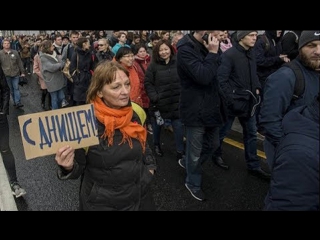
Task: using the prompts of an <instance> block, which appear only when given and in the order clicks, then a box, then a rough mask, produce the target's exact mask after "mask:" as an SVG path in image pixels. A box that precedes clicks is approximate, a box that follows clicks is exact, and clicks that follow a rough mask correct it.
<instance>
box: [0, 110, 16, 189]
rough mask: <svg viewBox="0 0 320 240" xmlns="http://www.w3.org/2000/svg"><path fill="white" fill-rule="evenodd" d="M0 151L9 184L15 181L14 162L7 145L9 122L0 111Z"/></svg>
mask: <svg viewBox="0 0 320 240" xmlns="http://www.w3.org/2000/svg"><path fill="white" fill-rule="evenodd" d="M0 133H1V134H0V152H1V156H2V159H3V164H4V167H5V169H6V171H7V174H8V178H9V182H10V184H11V183H13V182H16V181H17V173H16V164H15V159H14V156H13V154H12V151H11V149H10V146H9V123H8V118H7V115H6V114H1V113H0Z"/></svg>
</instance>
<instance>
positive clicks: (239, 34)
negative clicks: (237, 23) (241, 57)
mask: <svg viewBox="0 0 320 240" xmlns="http://www.w3.org/2000/svg"><path fill="white" fill-rule="evenodd" d="M252 32H258V30H246V31H244V30H238V31H237V39H238V41H240V40H241V39H242V38H244V37H245V36H247V35H248V34H250V33H252Z"/></svg>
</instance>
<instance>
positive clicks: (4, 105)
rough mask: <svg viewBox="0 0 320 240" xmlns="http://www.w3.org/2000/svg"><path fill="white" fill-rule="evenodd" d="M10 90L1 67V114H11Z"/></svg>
mask: <svg viewBox="0 0 320 240" xmlns="http://www.w3.org/2000/svg"><path fill="white" fill-rule="evenodd" d="M9 101H10V88H9V86H8V84H7V80H6V77H5V76H4V73H3V70H2V68H1V66H0V113H1V114H7V115H8V114H9Z"/></svg>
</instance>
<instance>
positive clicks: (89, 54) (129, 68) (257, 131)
mask: <svg viewBox="0 0 320 240" xmlns="http://www.w3.org/2000/svg"><path fill="white" fill-rule="evenodd" d="M0 42H1V51H0V65H1V68H0V71H1V72H0V73H1V76H0V77H1V85H0V86H1V91H0V101H1V102H0V129H1V133H2V134H1V136H0V143H1V145H0V150H1V155H2V158H3V162H4V165H5V168H6V170H7V173H8V180H9V182H10V186H11V189H12V193H13V195H15V197H22V196H24V195H25V194H26V193H27V192H26V190H25V189H24V188H23V187H22V186H21V185H20V183H19V181H18V177H17V174H16V167H15V158H14V152H12V151H11V148H10V146H9V135H10V134H9V128H8V120H7V115H8V114H9V108H10V105H11V103H10V98H11V100H12V101H11V102H12V107H15V108H17V109H18V108H23V107H24V104H23V102H22V101H21V94H20V91H19V81H20V79H21V77H25V76H26V75H30V76H32V78H31V79H33V80H36V81H37V82H38V83H39V89H40V90H41V98H40V99H39V105H41V107H42V109H43V111H48V110H54V109H60V108H68V107H72V106H80V105H84V104H87V103H92V104H93V107H94V110H95V117H96V119H97V124H98V135H99V145H95V146H90V147H89V148H87V149H83V148H81V149H74V148H72V147H70V146H68V145H66V146H64V147H61V148H60V149H57V152H56V155H55V160H56V163H57V165H58V167H59V171H58V178H59V179H61V180H68V179H78V178H79V177H81V182H82V184H81V189H80V206H79V210H86V211H88V210H89V211H90V210H155V206H154V202H153V198H152V195H151V194H150V182H151V181H152V178H153V175H154V174H156V173H157V164H156V159H157V158H163V157H165V156H164V153H165V151H166V149H163V147H162V146H161V144H160V142H161V129H162V128H165V129H166V130H168V131H170V132H172V136H173V138H174V143H175V148H176V160H177V164H179V165H180V166H181V167H182V168H184V169H185V171H186V178H185V188H186V190H187V191H189V192H190V194H191V196H192V197H193V198H195V199H196V200H199V201H204V200H205V199H206V196H205V192H204V191H203V189H202V170H201V164H202V163H204V162H205V161H208V160H210V161H213V162H214V163H215V164H216V165H217V166H219V167H221V168H222V169H225V170H226V171H227V170H228V169H229V165H228V163H227V162H226V161H225V160H224V158H223V149H222V143H223V140H224V138H225V137H226V136H227V134H228V133H229V131H230V130H231V127H232V125H233V123H234V121H235V119H236V118H237V119H238V120H239V123H240V125H241V127H242V130H243V143H244V157H245V161H246V166H247V172H248V174H250V175H253V176H256V177H258V178H261V179H264V180H266V181H268V182H269V184H270V189H269V191H268V194H267V196H266V197H265V202H264V204H265V206H264V210H266V211H267V210H310V211H314V210H319V147H318V146H319V81H320V78H319V72H320V30H265V31H258V30H236V31H228V30H192V31H191V30H190V31H178V30H175V31H171V30H161V31H160V30H157V31H155V30H152V31H151V30H131V31H127V30H113V31H112V33H110V34H107V31H106V30H90V31H89V30H84V31H79V30H72V31H64V30H63V31H54V32H52V33H50V34H38V35H37V34H33V35H19V36H16V35H10V36H3V37H1V38H0ZM147 135H149V137H151V138H152V141H153V148H151V147H150V146H149V145H148V143H147V141H146V138H147ZM258 135H260V136H263V137H264V151H265V153H266V157H267V162H268V166H269V171H265V170H263V169H262V168H261V166H260V161H259V157H258V155H257V136H258ZM106 173H107V174H106ZM97 186H99V189H98V188H97Z"/></svg>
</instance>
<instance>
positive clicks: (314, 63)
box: [299, 50, 320, 71]
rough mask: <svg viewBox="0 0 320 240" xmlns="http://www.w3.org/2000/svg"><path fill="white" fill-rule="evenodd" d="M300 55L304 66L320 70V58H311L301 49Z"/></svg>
mask: <svg viewBox="0 0 320 240" xmlns="http://www.w3.org/2000/svg"><path fill="white" fill-rule="evenodd" d="M299 55H300V60H301V62H302V64H303V65H304V66H306V67H308V68H311V69H313V70H316V71H320V58H319V59H318V60H310V59H308V57H307V56H306V55H305V54H304V53H303V52H302V51H301V50H300V54H299Z"/></svg>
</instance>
